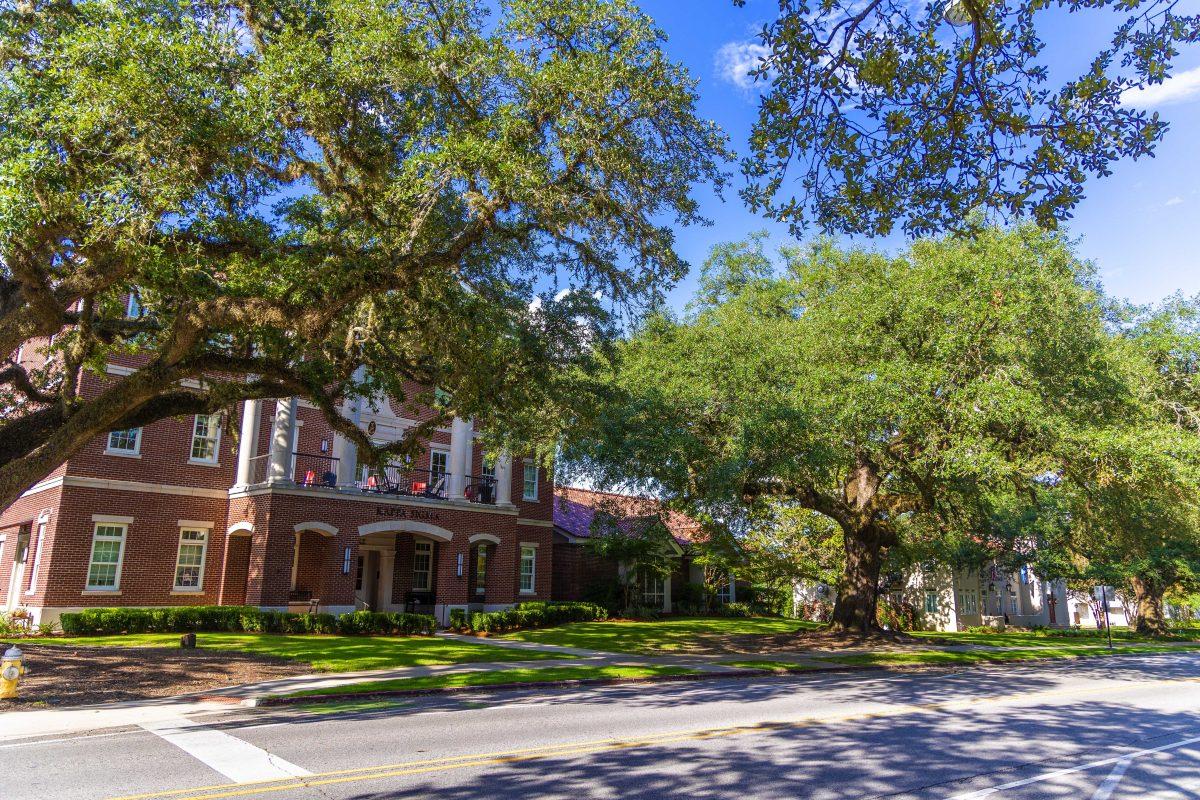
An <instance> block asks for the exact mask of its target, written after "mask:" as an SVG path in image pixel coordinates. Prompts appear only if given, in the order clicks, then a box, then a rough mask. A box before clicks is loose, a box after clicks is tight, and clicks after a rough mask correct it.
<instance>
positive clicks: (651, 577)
mask: <svg viewBox="0 0 1200 800" xmlns="http://www.w3.org/2000/svg"><path fill="white" fill-rule="evenodd" d="M638 577H639V578H640V581H639V582H640V583H641V585H642V602H643V603H645V604H646V605H648V606H651V607H653V608H662V607H663V604H664V603H665V602H666V599H667V581H666V579H665V578H663V576H662V575H659V574H658V573H656V572H651V571H650V570H642V571H641V575H639V576H638Z"/></svg>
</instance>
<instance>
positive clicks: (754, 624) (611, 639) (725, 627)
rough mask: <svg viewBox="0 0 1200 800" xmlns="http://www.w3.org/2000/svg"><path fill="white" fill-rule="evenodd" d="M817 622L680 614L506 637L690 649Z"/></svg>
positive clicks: (607, 647)
mask: <svg viewBox="0 0 1200 800" xmlns="http://www.w3.org/2000/svg"><path fill="white" fill-rule="evenodd" d="M819 627H820V626H819V625H817V624H816V623H813V622H805V621H803V620H798V619H783V618H780V617H749V618H739V617H679V618H674V619H663V620H655V621H651V622H628V621H619V622H573V623H570V624H568V625H562V626H559V627H557V628H542V629H540V630H532V631H517V632H515V633H510V634H506V635H505V637H504V638H508V639H518V640H520V641H523V642H536V643H538V644H555V645H563V646H566V647H582V648H585V649H589V650H603V651H607V652H613V653H660V652H666V653H680V654H682V653H686V652H688V651H689V650H702V649H703V647H704V645H705V644H706V640H707V642H712V641H714V640H715V639H718V638H720V637H727V636H741V635H746V634H781V633H782V634H786V633H794V632H796V631H798V630H813V629H816V628H819Z"/></svg>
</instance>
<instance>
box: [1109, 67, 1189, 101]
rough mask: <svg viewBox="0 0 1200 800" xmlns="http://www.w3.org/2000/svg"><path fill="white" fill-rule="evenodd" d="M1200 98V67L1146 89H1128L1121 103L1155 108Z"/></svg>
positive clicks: (1122, 94)
mask: <svg viewBox="0 0 1200 800" xmlns="http://www.w3.org/2000/svg"><path fill="white" fill-rule="evenodd" d="M1197 97H1200V67H1196V68H1195V69H1188V70H1184V71H1183V72H1178V73H1176V74H1175V76H1174V77H1172V78H1169V79H1167V80H1165V81H1163V82H1162V83H1156V84H1154V85H1153V86H1147V87H1145V88H1144V89H1126V90H1125V91H1123V92H1121V102H1122V103H1124V104H1125V105H1127V106H1138V107H1139V108H1153V107H1154V106H1165V105H1169V104H1171V103H1182V102H1185V101H1187V100H1192V99H1195V98H1197Z"/></svg>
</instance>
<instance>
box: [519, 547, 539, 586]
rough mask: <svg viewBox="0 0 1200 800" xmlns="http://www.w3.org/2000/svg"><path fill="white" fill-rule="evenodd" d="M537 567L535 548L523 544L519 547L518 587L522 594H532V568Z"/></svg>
mask: <svg viewBox="0 0 1200 800" xmlns="http://www.w3.org/2000/svg"><path fill="white" fill-rule="evenodd" d="M536 567H537V548H536V547H529V546H524V547H522V548H521V572H520V576H521V581H520V589H521V593H522V594H533V591H534V589H533V587H534V582H533V578H534V570H535V569H536Z"/></svg>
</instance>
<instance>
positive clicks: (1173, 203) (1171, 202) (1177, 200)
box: [1163, 195, 1183, 206]
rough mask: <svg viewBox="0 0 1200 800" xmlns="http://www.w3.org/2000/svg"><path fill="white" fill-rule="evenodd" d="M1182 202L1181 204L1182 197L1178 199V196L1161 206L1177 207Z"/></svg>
mask: <svg viewBox="0 0 1200 800" xmlns="http://www.w3.org/2000/svg"><path fill="white" fill-rule="evenodd" d="M1182 202H1183V198H1182V197H1179V196H1178V195H1177V196H1175V197H1172V198H1171V199H1170V200H1168V201H1167V202H1165V203H1163V205H1164V206H1177V205H1179V204H1180V203H1182Z"/></svg>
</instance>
